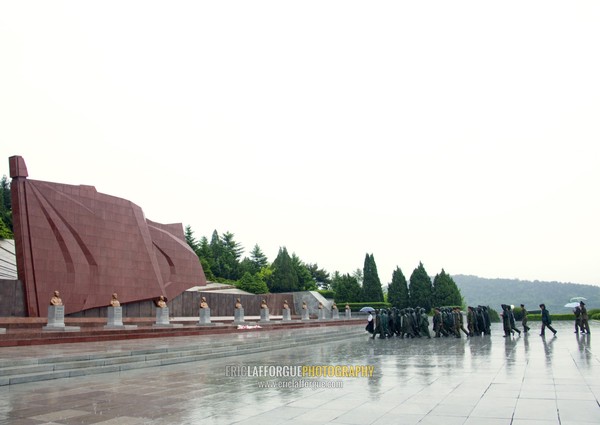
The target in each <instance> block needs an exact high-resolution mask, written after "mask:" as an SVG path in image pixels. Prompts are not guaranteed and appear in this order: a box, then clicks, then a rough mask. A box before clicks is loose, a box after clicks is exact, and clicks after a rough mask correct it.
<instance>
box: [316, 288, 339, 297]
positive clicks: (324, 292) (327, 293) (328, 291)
mask: <svg viewBox="0 0 600 425" xmlns="http://www.w3.org/2000/svg"><path fill="white" fill-rule="evenodd" d="M317 292H318V293H319V294H321V295H323V296H324V297H325V298H334V297H335V293H334V292H333V291H332V290H331V289H319V290H318V291H317Z"/></svg>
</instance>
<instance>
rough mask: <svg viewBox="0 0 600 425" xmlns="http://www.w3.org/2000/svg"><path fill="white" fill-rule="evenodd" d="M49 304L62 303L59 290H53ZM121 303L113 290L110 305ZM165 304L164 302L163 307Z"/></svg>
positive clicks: (118, 305) (115, 305)
mask: <svg viewBox="0 0 600 425" xmlns="http://www.w3.org/2000/svg"><path fill="white" fill-rule="evenodd" d="M160 298H162V299H163V303H164V298H163V296H162V295H161V297H160ZM50 305H63V302H62V299H61V298H60V292H58V291H54V295H53V296H52V298H50ZM120 306H121V303H120V302H119V299H118V298H117V293H116V292H115V293H114V294H112V297H111V299H110V307H120ZM166 306H167V304H166V303H165V307H166Z"/></svg>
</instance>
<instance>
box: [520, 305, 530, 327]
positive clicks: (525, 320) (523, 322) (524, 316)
mask: <svg viewBox="0 0 600 425" xmlns="http://www.w3.org/2000/svg"><path fill="white" fill-rule="evenodd" d="M521 314H522V315H523V316H521V325H523V333H527V331H529V329H531V328H530V327H529V326H527V320H528V319H527V309H526V308H525V305H524V304H521Z"/></svg>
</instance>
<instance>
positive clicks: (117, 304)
mask: <svg viewBox="0 0 600 425" xmlns="http://www.w3.org/2000/svg"><path fill="white" fill-rule="evenodd" d="M110 306H111V307H121V303H120V302H119V300H118V299H117V293H116V292H115V293H114V294H112V298H111V299H110Z"/></svg>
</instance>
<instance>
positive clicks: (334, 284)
mask: <svg viewBox="0 0 600 425" xmlns="http://www.w3.org/2000/svg"><path fill="white" fill-rule="evenodd" d="M331 288H332V289H333V292H334V294H335V295H334V298H335V301H336V302H338V303H355V302H359V301H360V298H361V296H362V288H361V287H360V285H359V284H358V280H356V278H355V277H354V276H350V275H349V274H344V275H340V273H339V272H337V271H336V272H335V273H334V276H333V278H332V279H331Z"/></svg>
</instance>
